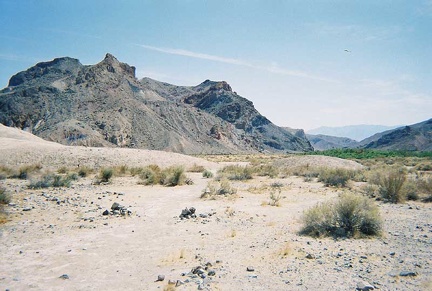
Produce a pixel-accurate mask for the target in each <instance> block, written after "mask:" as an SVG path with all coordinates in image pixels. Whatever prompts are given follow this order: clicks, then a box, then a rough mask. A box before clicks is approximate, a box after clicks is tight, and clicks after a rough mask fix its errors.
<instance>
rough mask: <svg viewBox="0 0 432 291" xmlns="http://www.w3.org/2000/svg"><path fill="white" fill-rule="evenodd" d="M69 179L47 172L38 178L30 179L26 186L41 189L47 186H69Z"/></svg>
mask: <svg viewBox="0 0 432 291" xmlns="http://www.w3.org/2000/svg"><path fill="white" fill-rule="evenodd" d="M70 185H71V180H70V179H68V178H67V177H62V176H60V175H54V174H47V175H44V176H42V177H41V178H40V179H39V180H35V181H32V182H31V183H30V185H29V186H28V187H29V188H30V189H42V188H49V187H70Z"/></svg>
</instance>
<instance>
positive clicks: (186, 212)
mask: <svg viewBox="0 0 432 291" xmlns="http://www.w3.org/2000/svg"><path fill="white" fill-rule="evenodd" d="M195 211H196V209H195V208H194V207H191V208H187V207H186V208H185V209H183V210H182V212H181V214H180V215H179V217H180V218H181V219H185V218H186V219H189V218H196V214H195Z"/></svg>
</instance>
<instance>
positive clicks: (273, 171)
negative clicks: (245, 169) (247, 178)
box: [251, 165, 279, 178]
mask: <svg viewBox="0 0 432 291" xmlns="http://www.w3.org/2000/svg"><path fill="white" fill-rule="evenodd" d="M251 170H252V172H253V173H256V174H257V175H258V176H268V177H270V178H275V177H277V176H278V175H279V169H278V168H277V167H276V166H274V165H257V166H254V167H253V168H252V169H251Z"/></svg>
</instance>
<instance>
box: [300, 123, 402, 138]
mask: <svg viewBox="0 0 432 291" xmlns="http://www.w3.org/2000/svg"><path fill="white" fill-rule="evenodd" d="M397 127H398V126H385V125H367V124H361V125H348V126H340V127H328V126H322V127H319V128H315V129H312V130H309V131H307V132H306V133H307V134H312V135H327V136H334V137H347V138H350V139H353V140H355V141H361V140H363V139H365V138H368V137H370V136H372V135H374V134H376V133H379V132H383V131H386V130H390V129H394V128H397Z"/></svg>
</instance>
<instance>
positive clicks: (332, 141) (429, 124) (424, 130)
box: [306, 119, 432, 151]
mask: <svg viewBox="0 0 432 291" xmlns="http://www.w3.org/2000/svg"><path fill="white" fill-rule="evenodd" d="M306 136H307V138H308V139H309V141H310V142H311V144H312V146H313V147H314V149H315V150H327V149H335V148H365V149H382V150H408V151H432V119H429V120H426V121H423V122H420V123H416V124H413V125H409V126H401V127H398V128H395V129H391V130H386V131H383V132H379V133H376V134H374V135H372V136H370V137H367V138H365V139H363V140H362V141H360V142H357V141H355V140H352V139H349V138H342V137H335V136H328V135H311V134H307V135H306Z"/></svg>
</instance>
